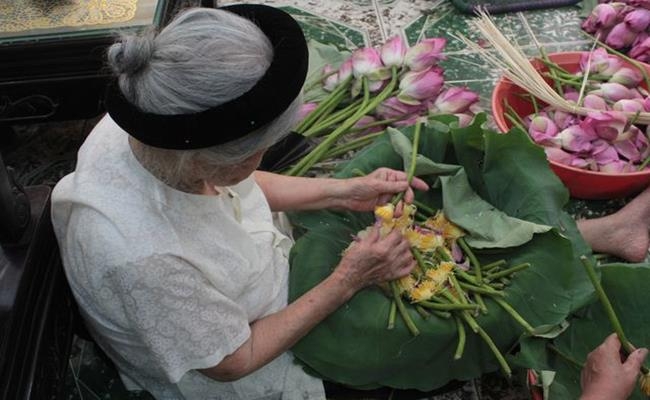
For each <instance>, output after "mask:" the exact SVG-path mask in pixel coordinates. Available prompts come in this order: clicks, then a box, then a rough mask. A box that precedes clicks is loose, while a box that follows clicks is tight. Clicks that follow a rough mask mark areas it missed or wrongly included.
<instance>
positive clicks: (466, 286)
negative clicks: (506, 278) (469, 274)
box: [460, 282, 505, 297]
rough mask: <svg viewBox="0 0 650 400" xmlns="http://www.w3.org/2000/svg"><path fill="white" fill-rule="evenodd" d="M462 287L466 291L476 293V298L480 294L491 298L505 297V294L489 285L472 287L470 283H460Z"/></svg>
mask: <svg viewBox="0 0 650 400" xmlns="http://www.w3.org/2000/svg"><path fill="white" fill-rule="evenodd" d="M460 286H461V287H462V288H463V289H465V290H468V291H470V292H474V294H475V296H476V294H477V293H478V294H487V295H490V296H499V297H505V293H503V292H499V291H498V290H494V289H492V288H490V287H489V286H487V285H483V286H476V285H471V284H469V283H465V282H460Z"/></svg>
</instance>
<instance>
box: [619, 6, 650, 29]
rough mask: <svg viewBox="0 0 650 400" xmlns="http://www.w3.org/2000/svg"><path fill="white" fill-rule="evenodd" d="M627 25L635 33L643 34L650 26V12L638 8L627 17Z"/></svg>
mask: <svg viewBox="0 0 650 400" xmlns="http://www.w3.org/2000/svg"><path fill="white" fill-rule="evenodd" d="M623 21H625V24H626V25H627V27H628V28H630V30H632V31H634V32H643V31H645V30H646V28H647V27H648V25H650V10H645V9H643V8H638V9H636V10H634V11H632V12H630V13H629V14H627V15H626V16H625V19H624V20H623Z"/></svg>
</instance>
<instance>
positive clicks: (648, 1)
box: [627, 0, 650, 10]
mask: <svg viewBox="0 0 650 400" xmlns="http://www.w3.org/2000/svg"><path fill="white" fill-rule="evenodd" d="M627 3H628V4H629V5H631V6H633V7H642V8H645V9H646V10H650V0H628V1H627Z"/></svg>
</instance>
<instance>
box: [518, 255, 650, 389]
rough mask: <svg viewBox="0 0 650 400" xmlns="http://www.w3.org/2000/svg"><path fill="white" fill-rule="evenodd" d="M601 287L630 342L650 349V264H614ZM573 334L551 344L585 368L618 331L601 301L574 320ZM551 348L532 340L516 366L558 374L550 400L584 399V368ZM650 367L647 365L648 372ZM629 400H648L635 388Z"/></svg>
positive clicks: (524, 343) (605, 272)
mask: <svg viewBox="0 0 650 400" xmlns="http://www.w3.org/2000/svg"><path fill="white" fill-rule="evenodd" d="M598 271H600V272H601V284H602V286H603V289H604V290H605V293H607V297H609V300H610V302H611V303H612V306H613V307H614V311H615V312H616V315H617V316H618V318H619V320H620V321H621V325H622V326H623V329H624V330H625V334H626V336H627V337H628V339H629V340H630V341H631V342H632V343H633V344H634V345H636V346H638V347H649V346H650V320H648V318H646V317H645V312H644V310H645V307H646V305H647V304H650V290H648V282H650V264H610V265H607V266H602V267H600V268H598ZM569 323H570V326H569V328H568V329H567V330H566V331H565V332H564V333H562V334H561V335H560V336H558V337H557V338H556V339H555V340H554V341H553V342H552V343H553V345H555V346H556V347H557V349H559V351H560V352H562V353H563V354H565V355H567V356H569V357H570V358H572V359H573V360H575V361H577V362H578V363H580V364H582V363H584V362H585V360H586V359H587V354H589V352H590V351H592V350H593V349H595V348H596V347H597V346H598V345H600V344H601V343H602V342H603V340H604V339H605V338H606V337H607V336H608V335H610V334H611V333H612V332H613V331H614V329H613V328H612V325H611V323H610V322H609V319H608V318H607V316H606V314H605V311H604V309H603V306H602V305H601V303H600V301H599V300H597V299H595V298H594V301H593V302H592V303H591V304H589V305H587V306H586V307H584V308H583V309H580V310H578V312H576V313H575V315H573V317H572V318H571V319H570V320H569ZM548 343H549V342H548V341H546V340H541V339H532V338H527V339H524V340H523V341H522V348H521V352H520V353H519V354H518V355H517V357H516V359H515V361H516V362H517V364H518V365H520V366H522V367H525V368H533V369H545V370H553V371H555V372H556V373H555V377H554V379H553V381H552V382H551V385H550V388H549V395H548V398H550V399H577V398H578V397H580V370H581V368H580V366H577V365H575V364H574V363H572V362H569V361H567V360H566V359H564V358H563V357H561V356H558V355H557V354H556V353H555V352H552V351H550V350H549V349H548V348H547V347H546V346H547V344H548ZM647 365H650V362H648V361H646V366H647ZM629 399H633V400H635V399H638V400H641V399H647V397H645V396H644V395H643V394H642V393H641V392H640V391H639V388H638V387H636V388H635V389H634V392H633V394H632V396H631V397H629Z"/></svg>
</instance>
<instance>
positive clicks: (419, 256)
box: [411, 247, 427, 275]
mask: <svg viewBox="0 0 650 400" xmlns="http://www.w3.org/2000/svg"><path fill="white" fill-rule="evenodd" d="M411 254H413V258H415V262H416V264H417V266H418V270H419V271H418V272H419V273H420V275H422V274H424V272H425V271H426V270H427V266H426V264H425V263H424V258H422V253H420V250H418V249H417V248H415V247H411Z"/></svg>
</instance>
